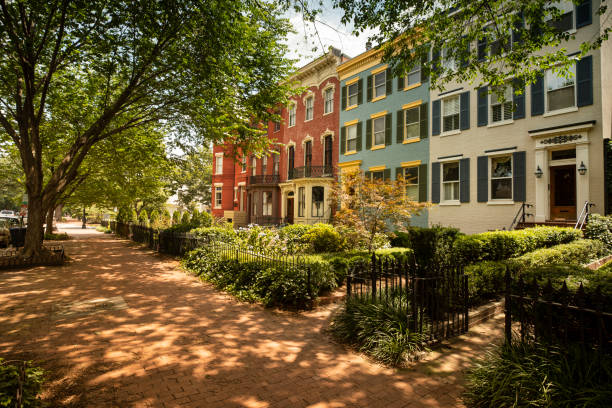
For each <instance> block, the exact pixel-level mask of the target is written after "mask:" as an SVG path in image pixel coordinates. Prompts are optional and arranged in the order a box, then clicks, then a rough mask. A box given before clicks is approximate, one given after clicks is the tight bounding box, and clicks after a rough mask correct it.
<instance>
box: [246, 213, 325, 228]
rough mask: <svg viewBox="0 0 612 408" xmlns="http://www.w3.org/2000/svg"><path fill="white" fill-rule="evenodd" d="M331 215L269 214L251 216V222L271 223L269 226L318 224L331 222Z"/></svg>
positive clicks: (258, 223)
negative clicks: (283, 215)
mask: <svg viewBox="0 0 612 408" xmlns="http://www.w3.org/2000/svg"><path fill="white" fill-rule="evenodd" d="M330 219H331V217H329V216H325V217H314V218H302V217H300V218H297V217H292V218H290V217H270V216H267V215H260V216H251V218H250V224H257V225H269V226H278V225H285V224H309V225H312V224H317V223H321V222H322V223H329V222H330Z"/></svg>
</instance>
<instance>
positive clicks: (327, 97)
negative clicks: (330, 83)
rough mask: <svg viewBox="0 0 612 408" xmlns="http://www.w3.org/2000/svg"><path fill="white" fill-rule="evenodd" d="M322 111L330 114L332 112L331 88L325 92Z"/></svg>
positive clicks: (332, 94)
mask: <svg viewBox="0 0 612 408" xmlns="http://www.w3.org/2000/svg"><path fill="white" fill-rule="evenodd" d="M324 110H325V112H324V113H332V112H333V111H334V90H333V89H332V88H328V89H326V90H325V108H324Z"/></svg>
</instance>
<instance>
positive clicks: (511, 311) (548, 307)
mask: <svg viewBox="0 0 612 408" xmlns="http://www.w3.org/2000/svg"><path fill="white" fill-rule="evenodd" d="M511 274H512V273H511V270H510V268H507V269H506V322H505V334H506V341H511V340H513V337H514V340H520V341H521V342H535V341H537V342H544V343H548V344H568V343H580V344H583V345H587V346H590V347H597V348H602V349H607V350H608V351H610V350H611V349H612V336H611V330H612V313H611V312H612V309H611V305H610V302H609V300H610V299H609V297H606V296H604V295H603V294H602V292H601V288H597V289H596V290H595V291H589V292H587V291H585V289H584V287H583V285H582V283H581V284H580V286H579V287H578V289H577V290H575V291H570V290H569V289H568V287H567V284H566V283H565V281H564V282H563V284H562V285H561V287H560V288H554V287H553V285H552V283H551V281H550V280H548V281H547V283H546V284H540V283H538V282H537V281H536V280H535V279H534V280H533V281H532V282H525V281H524V280H523V278H522V277H521V276H519V277H518V279H513V277H512V276H511ZM513 328H514V329H516V331H517V332H518V333H516V334H515V335H514V336H513Z"/></svg>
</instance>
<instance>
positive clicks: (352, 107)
mask: <svg viewBox="0 0 612 408" xmlns="http://www.w3.org/2000/svg"><path fill="white" fill-rule="evenodd" d="M358 106H359V105H352V106H348V107H347V108H346V109H345V110H347V111H350V110H351V109H355V108H356V107H358Z"/></svg>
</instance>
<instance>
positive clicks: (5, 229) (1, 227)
mask: <svg viewBox="0 0 612 408" xmlns="http://www.w3.org/2000/svg"><path fill="white" fill-rule="evenodd" d="M18 226H19V218H17V217H8V216H0V248H6V247H8V246H9V243H10V242H11V232H10V228H12V227H18Z"/></svg>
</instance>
